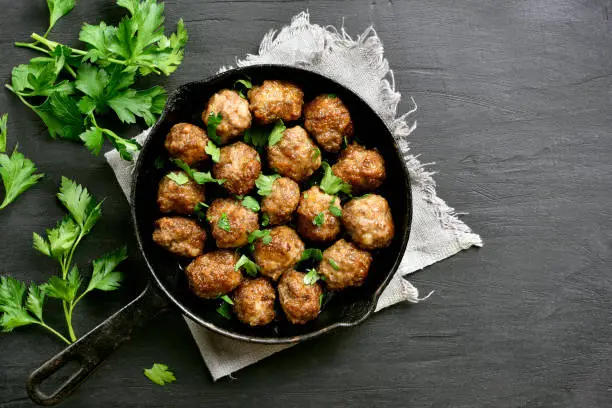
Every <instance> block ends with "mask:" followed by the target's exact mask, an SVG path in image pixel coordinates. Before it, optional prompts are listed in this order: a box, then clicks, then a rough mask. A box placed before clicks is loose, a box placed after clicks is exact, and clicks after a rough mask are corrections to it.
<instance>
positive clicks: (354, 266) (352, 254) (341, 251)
mask: <svg viewBox="0 0 612 408" xmlns="http://www.w3.org/2000/svg"><path fill="white" fill-rule="evenodd" d="M371 263H372V255H370V253H369V252H368V251H365V250H363V249H360V248H359V247H357V246H356V245H355V244H353V243H352V242H347V241H345V240H343V239H340V240H338V241H336V242H335V243H334V244H333V245H332V246H330V247H329V248H327V249H326V250H325V251H323V260H322V261H321V262H320V263H319V266H318V268H317V270H318V271H319V273H320V274H321V275H323V276H324V277H325V283H326V284H327V287H328V288H330V289H331V290H340V289H344V288H346V287H348V286H361V284H362V283H363V281H364V280H365V278H366V277H367V276H368V271H369V269H370V264H371Z"/></svg>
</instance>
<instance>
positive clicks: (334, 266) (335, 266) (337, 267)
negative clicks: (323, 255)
mask: <svg viewBox="0 0 612 408" xmlns="http://www.w3.org/2000/svg"><path fill="white" fill-rule="evenodd" d="M327 262H329V264H330V265H331V266H332V268H334V269H335V270H337V271H338V270H340V267H339V266H338V264H337V263H336V261H334V260H333V259H331V258H327Z"/></svg>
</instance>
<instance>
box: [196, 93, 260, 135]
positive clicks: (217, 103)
mask: <svg viewBox="0 0 612 408" xmlns="http://www.w3.org/2000/svg"><path fill="white" fill-rule="evenodd" d="M211 113H212V114H215V115H217V114H219V113H220V114H221V123H220V124H219V125H218V126H217V132H216V133H217V136H219V138H220V139H221V144H225V143H227V142H229V141H230V140H231V139H235V138H236V137H238V136H240V135H241V134H242V133H244V131H245V130H247V129H248V128H250V127H251V112H250V111H249V102H248V101H247V100H246V99H244V98H242V97H240V94H238V92H236V91H231V90H229V89H223V90H221V91H219V92H217V93H216V94H214V95H213V96H212V97H211V98H210V99H209V100H208V105H206V109H205V110H204V112H202V120H203V121H204V123H206V126H208V119H209V117H210V114H211Z"/></svg>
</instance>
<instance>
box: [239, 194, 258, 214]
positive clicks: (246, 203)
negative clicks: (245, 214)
mask: <svg viewBox="0 0 612 408" xmlns="http://www.w3.org/2000/svg"><path fill="white" fill-rule="evenodd" d="M242 206H243V207H245V208H248V209H249V210H251V211H253V212H257V211H259V210H260V207H259V203H258V202H257V200H256V199H254V198H253V197H251V196H246V197H244V198H243V199H242Z"/></svg>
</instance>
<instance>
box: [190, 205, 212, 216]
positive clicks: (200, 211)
mask: <svg viewBox="0 0 612 408" xmlns="http://www.w3.org/2000/svg"><path fill="white" fill-rule="evenodd" d="M208 207H210V206H209V205H208V204H206V203H203V202H199V203H197V204H196V205H195V207H193V212H194V213H195V215H196V216H197V217H198V218H205V217H206V211H205V210H204V209H205V208H208Z"/></svg>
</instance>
